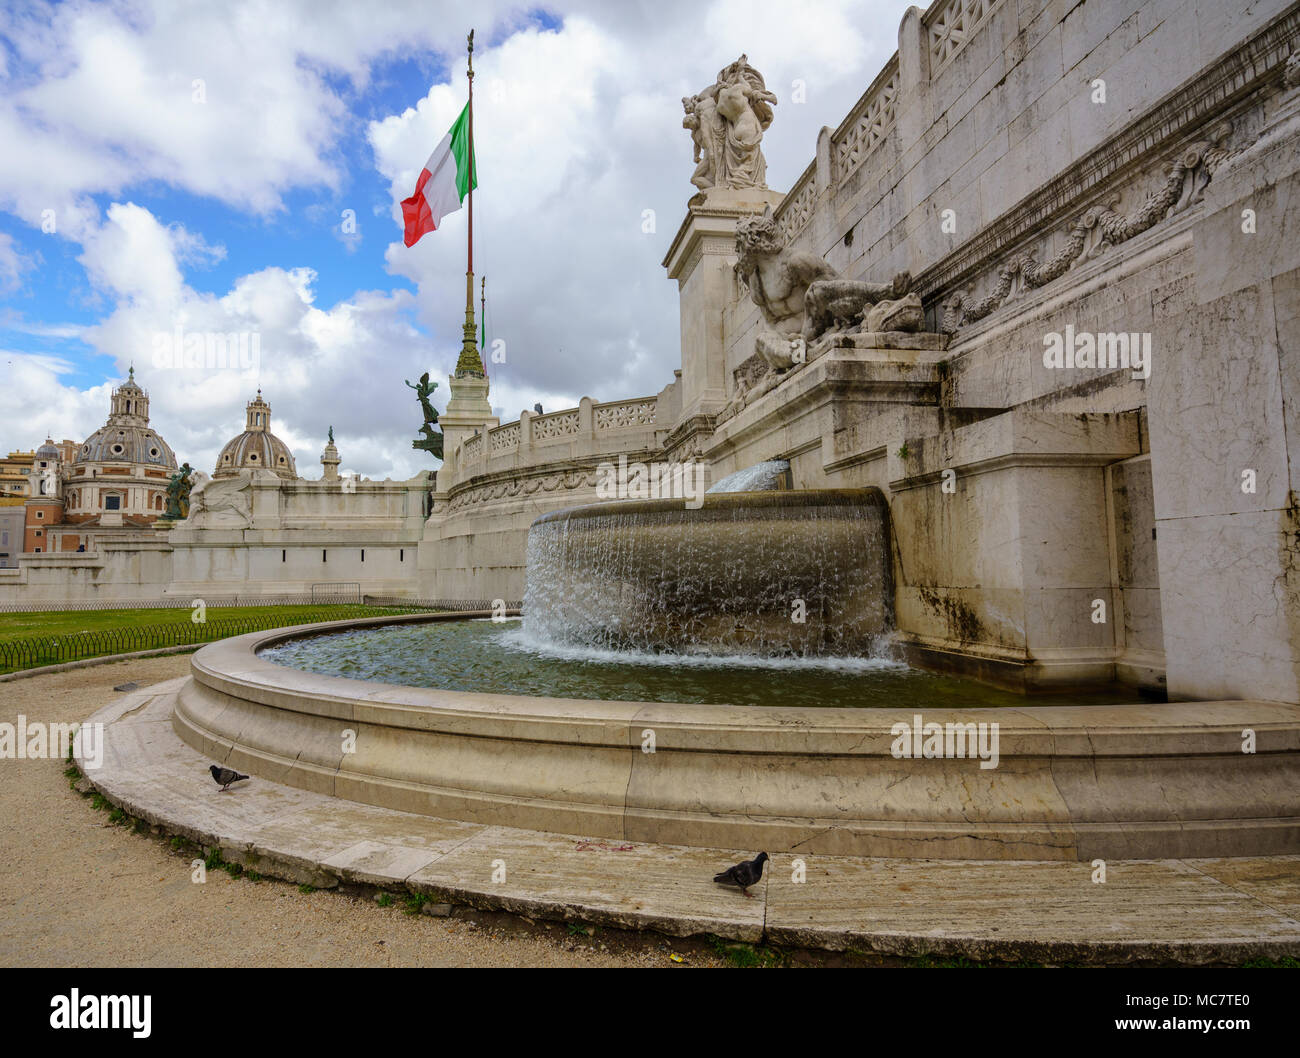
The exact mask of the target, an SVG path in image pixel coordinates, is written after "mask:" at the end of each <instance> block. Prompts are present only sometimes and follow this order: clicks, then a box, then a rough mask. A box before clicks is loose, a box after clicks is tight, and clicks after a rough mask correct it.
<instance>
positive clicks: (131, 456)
mask: <svg viewBox="0 0 1300 1058" xmlns="http://www.w3.org/2000/svg"><path fill="white" fill-rule="evenodd" d="M55 454H56V455H57V453H55ZM76 462H77V463H114V462H123V463H151V464H153V465H154V466H159V467H168V468H170V469H172V470H174V469H175V468H176V456H175V454H174V453H173V452H172V450H171V448H170V447H168V445H167V442H166V441H164V440H163V439H162V438H161V437H159V436H158V435H157V434H156V433H154V432H153V430H151V429H149V427H147V426H131V425H128V424H126V423H112V422H110V423H109V424H108V425H107V426H101V427H100V428H99V429H98V430H96V431H95V432H94V433H93V434H91V435H90V436H89V437H87V438H86V442H85V444H83V445H82V446H81V448H79V449H78V450H77V458H76Z"/></svg>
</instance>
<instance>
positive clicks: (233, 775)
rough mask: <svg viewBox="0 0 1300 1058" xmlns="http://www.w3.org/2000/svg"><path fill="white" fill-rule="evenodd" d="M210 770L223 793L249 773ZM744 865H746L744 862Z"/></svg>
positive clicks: (214, 767)
mask: <svg viewBox="0 0 1300 1058" xmlns="http://www.w3.org/2000/svg"><path fill="white" fill-rule="evenodd" d="M208 771H210V772H212V777H213V778H214V779H215V780H216V781H217V785H218V786H220V787H221V792H222V793H224V792H225V791H226V790H228V789H230V784H231V783H233V782H239V781H240V780H241V779H247V778H248V776H247V775H240V774H239V772H237V771H235V770H234V768H223V767H221V766H220V765H217V764H214V765H212V767H210V768H209V769H208ZM742 866H744V865H743V864H742Z"/></svg>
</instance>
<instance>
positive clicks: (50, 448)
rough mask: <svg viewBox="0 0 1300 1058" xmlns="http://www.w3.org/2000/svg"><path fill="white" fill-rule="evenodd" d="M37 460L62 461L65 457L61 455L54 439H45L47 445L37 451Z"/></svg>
mask: <svg viewBox="0 0 1300 1058" xmlns="http://www.w3.org/2000/svg"><path fill="white" fill-rule="evenodd" d="M36 458H37V459H46V460H49V459H61V458H63V457H62V455H61V454H60V453H59V449H58V447H57V446H56V445H55V444H54V438H52V437H47V438H45V443H44V444H43V445H41V447H40V448H38V449H36Z"/></svg>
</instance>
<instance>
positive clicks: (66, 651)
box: [0, 603, 423, 672]
mask: <svg viewBox="0 0 1300 1058" xmlns="http://www.w3.org/2000/svg"><path fill="white" fill-rule="evenodd" d="M422 609H423V608H422V607H404V606H365V605H362V604H360V603H351V604H349V603H342V604H334V605H330V604H323V605H317V606H312V605H302V606H212V607H209V608H208V610H207V612H206V614H205V617H206V620H205V621H204V622H202V623H199V624H195V622H194V621H192V620H191V615H192V611H191V610H190V608H189V607H172V608H165V609H163V608H160V609H123V610H51V611H48V612H44V613H6V614H3V615H0V672H11V671H17V670H18V669H24V668H39V667H41V666H43V665H49V664H57V663H58V662H60V661H69V660H78V659H81V658H90V657H101V656H103V655H105V654H115V653H126V652H130V651H136V650H153V649H157V648H160V647H168V646H176V645H180V644H182V643H189V642H210V641H211V640H214V639H220V638H222V637H223V636H229V635H234V634H239V632H240V631H244V630H246V631H252V630H254V628H255V627H256V626H257V625H261V626H263V627H269V626H279V627H283V626H286V625H294V624H303V623H307V622H312V621H336V620H341V619H343V618H348V617H379V616H383V615H386V614H401V613H412V612H417V611H419V610H422ZM236 623H241V624H242V623H247V624H248V626H249V627H248V628H247V629H240V628H239V627H237V626H236ZM97 637H98V638H97ZM22 641H27V645H26V646H23V645H22ZM31 641H42V642H43V643H46V644H49V646H42V647H41V648H40V649H39V650H36V651H35V656H33V653H32V649H31V648H32V642H31ZM55 643H58V644H59V647H58V648H57V649H56V648H54V646H53V644H55ZM7 646H8V647H10V649H11V651H12V652H13V656H12V657H9V656H7V655H6V649H5V648H6V647H7Z"/></svg>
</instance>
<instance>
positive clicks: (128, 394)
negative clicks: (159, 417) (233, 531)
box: [42, 367, 176, 470]
mask: <svg viewBox="0 0 1300 1058" xmlns="http://www.w3.org/2000/svg"><path fill="white" fill-rule="evenodd" d="M42 451H44V449H42ZM56 455H57V450H56ZM73 462H74V463H146V464H151V465H153V466H158V467H166V468H168V469H170V470H175V469H176V455H175V453H173V452H172V450H171V449H170V448H169V447H168V446H167V442H166V441H164V440H163V439H162V438H161V437H159V436H158V434H157V433H156V432H155V431H154V430H152V429H150V427H149V394H148V393H146V392H145V391H144V390H143V389H141V388H140V387H139V386H138V385H136V381H135V368H134V367H132V368H131V372H130V374H129V375H128V376H127V380H126V381H125V382H124V383H122V385H120V386H119V387H118V388H117V389H115V390H114V391H113V396H112V400H111V403H110V406H109V414H108V422H106V423H105V424H104V425H103V426H101V427H100V428H99V429H98V430H96V431H95V432H94V433H93V434H91V435H90V436H89V437H87V438H86V440H85V443H84V444H82V446H81V447H80V448H79V449H78V450H77V457H76V459H75V460H73Z"/></svg>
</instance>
